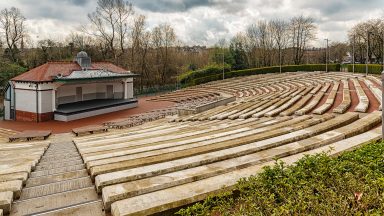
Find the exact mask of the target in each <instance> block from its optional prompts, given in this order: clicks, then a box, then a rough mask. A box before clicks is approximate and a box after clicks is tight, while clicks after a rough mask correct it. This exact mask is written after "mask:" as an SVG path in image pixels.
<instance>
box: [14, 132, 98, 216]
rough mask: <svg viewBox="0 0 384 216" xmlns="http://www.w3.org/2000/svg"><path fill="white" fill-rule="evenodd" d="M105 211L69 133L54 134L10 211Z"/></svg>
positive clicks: (45, 213) (78, 213)
mask: <svg viewBox="0 0 384 216" xmlns="http://www.w3.org/2000/svg"><path fill="white" fill-rule="evenodd" d="M32 214H33V215H92V216H98V215H105V214H104V212H103V205H102V202H101V199H100V197H99V196H98V195H97V193H96V191H95V187H94V185H93V183H92V181H91V178H90V176H89V175H88V172H87V170H86V169H85V165H84V162H83V160H82V158H81V156H80V154H79V153H78V151H77V148H76V146H75V145H74V144H73V142H72V136H71V135H69V134H63V135H56V136H55V137H54V138H53V140H52V144H51V145H50V146H49V148H48V149H47V151H46V152H45V153H44V155H43V157H42V158H41V160H40V161H39V163H38V164H37V166H36V169H35V170H34V171H33V172H32V173H31V175H30V178H29V179H28V180H27V182H26V186H25V188H23V190H22V191H21V196H20V199H19V200H17V201H16V202H14V203H13V206H12V210H11V214H10V215H32Z"/></svg>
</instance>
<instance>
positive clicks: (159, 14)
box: [0, 0, 384, 45]
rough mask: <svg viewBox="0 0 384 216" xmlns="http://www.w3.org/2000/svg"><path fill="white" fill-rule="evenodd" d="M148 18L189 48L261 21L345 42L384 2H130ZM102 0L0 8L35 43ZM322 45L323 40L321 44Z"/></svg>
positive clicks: (0, 4)
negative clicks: (12, 11) (296, 22)
mask: <svg viewBox="0 0 384 216" xmlns="http://www.w3.org/2000/svg"><path fill="white" fill-rule="evenodd" d="M128 1H130V2H132V3H133V5H134V7H135V9H136V11H137V14H144V15H145V16H146V17H147V22H148V29H150V28H152V27H154V26H156V25H158V24H160V23H165V22H166V23H169V24H171V25H172V27H173V28H174V29H175V32H176V34H177V35H178V36H179V38H180V39H181V40H182V41H184V42H185V43H186V44H205V45H213V44H215V43H216V42H217V41H218V40H219V39H221V38H226V39H227V40H229V39H230V38H231V37H233V36H234V35H235V34H236V33H237V32H239V31H243V30H245V28H246V27H247V26H248V25H250V24H252V23H255V22H257V21H258V20H270V19H274V18H280V19H289V18H291V17H293V16H297V15H305V16H312V17H313V18H314V19H315V23H316V25H317V26H318V33H319V35H318V38H324V37H329V38H331V39H332V40H334V41H336V40H340V41H343V40H345V39H346V35H347V31H348V29H349V28H351V27H352V26H353V25H354V24H356V23H357V22H359V21H363V20H366V19H369V18H379V17H384V10H383V9H382V8H383V7H382V4H383V0H364V1H362V0H268V1H266V0H128ZM96 3H97V0H39V1H32V0H0V9H2V8H5V7H7V8H9V7H12V6H14V7H18V8H20V9H21V11H22V13H23V14H24V15H25V17H26V18H27V20H28V23H30V25H31V26H30V29H31V32H30V33H31V34H33V36H32V37H33V38H37V37H39V38H43V37H55V36H56V35H57V37H63V36H64V35H66V34H69V33H70V31H72V30H75V31H76V29H77V28H78V26H80V25H81V24H86V23H87V22H88V20H87V14H88V13H90V12H92V11H94V10H95V8H96ZM321 40H322V39H321Z"/></svg>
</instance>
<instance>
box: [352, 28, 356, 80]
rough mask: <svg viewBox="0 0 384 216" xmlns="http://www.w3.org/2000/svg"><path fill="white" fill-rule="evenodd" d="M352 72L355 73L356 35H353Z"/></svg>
mask: <svg viewBox="0 0 384 216" xmlns="http://www.w3.org/2000/svg"><path fill="white" fill-rule="evenodd" d="M352 73H355V35H353V43H352Z"/></svg>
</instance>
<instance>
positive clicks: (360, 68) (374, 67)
mask: <svg viewBox="0 0 384 216" xmlns="http://www.w3.org/2000/svg"><path fill="white" fill-rule="evenodd" d="M365 70H366V66H365V64H355V72H357V73H365ZM348 71H349V72H352V71H353V65H351V64H349V65H348ZM382 71H383V66H382V65H379V64H368V73H370V74H381V72H382Z"/></svg>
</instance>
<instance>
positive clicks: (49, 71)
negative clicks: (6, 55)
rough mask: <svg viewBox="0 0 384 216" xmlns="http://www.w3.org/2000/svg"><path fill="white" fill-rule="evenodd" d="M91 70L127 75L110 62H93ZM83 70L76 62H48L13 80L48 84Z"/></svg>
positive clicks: (123, 70) (122, 69)
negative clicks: (56, 78)
mask: <svg viewBox="0 0 384 216" xmlns="http://www.w3.org/2000/svg"><path fill="white" fill-rule="evenodd" d="M90 69H105V70H108V71H111V72H115V73H126V72H127V70H125V69H124V68H121V67H119V66H116V65H114V64H112V63H110V62H93V63H92V64H91V68H90ZM78 70H81V67H80V65H79V64H77V63H76V62H48V63H45V64H43V65H40V66H38V67H36V68H33V69H31V70H29V71H27V72H25V73H23V74H20V75H19V76H16V77H14V78H12V79H11V80H13V81H30V82H48V81H52V80H53V78H54V77H56V76H57V75H59V74H61V75H62V76H68V75H70V74H71V73H72V72H73V71H78Z"/></svg>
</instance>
